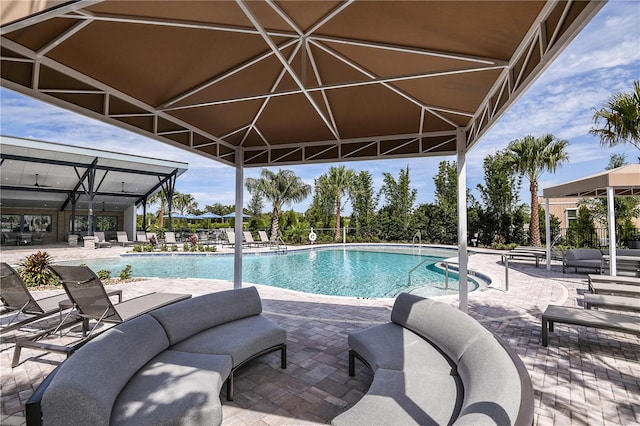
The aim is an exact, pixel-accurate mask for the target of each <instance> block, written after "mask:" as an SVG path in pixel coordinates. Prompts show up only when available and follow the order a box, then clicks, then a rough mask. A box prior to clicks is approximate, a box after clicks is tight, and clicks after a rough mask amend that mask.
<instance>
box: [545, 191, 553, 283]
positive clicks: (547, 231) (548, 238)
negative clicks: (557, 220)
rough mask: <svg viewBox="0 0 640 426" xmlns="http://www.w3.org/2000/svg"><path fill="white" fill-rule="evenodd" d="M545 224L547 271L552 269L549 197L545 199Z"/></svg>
mask: <svg viewBox="0 0 640 426" xmlns="http://www.w3.org/2000/svg"><path fill="white" fill-rule="evenodd" d="M544 226H545V236H546V238H545V240H546V244H547V271H550V270H551V215H550V214H549V199H548V198H545V199H544Z"/></svg>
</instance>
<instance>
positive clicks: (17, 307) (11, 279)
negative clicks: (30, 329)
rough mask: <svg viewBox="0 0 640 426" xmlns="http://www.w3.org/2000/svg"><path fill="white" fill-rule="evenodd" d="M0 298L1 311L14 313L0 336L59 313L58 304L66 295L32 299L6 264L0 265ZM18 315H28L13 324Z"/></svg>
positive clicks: (19, 279)
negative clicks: (1, 303) (0, 303)
mask: <svg viewBox="0 0 640 426" xmlns="http://www.w3.org/2000/svg"><path fill="white" fill-rule="evenodd" d="M0 279H1V281H2V285H1V286H0V298H2V302H3V307H2V308H3V311H5V312H15V315H14V316H13V317H12V318H11V319H10V320H9V322H8V323H7V325H5V326H4V327H2V329H1V330H0V334H4V333H6V332H8V331H11V330H16V329H18V328H20V327H22V326H24V325H26V324H29V323H32V322H34V321H38V320H40V319H42V318H44V317H47V316H49V315H52V314H55V313H58V312H60V302H64V301H67V300H68V297H67V295H66V294H59V295H56V296H50V297H44V298H42V299H38V300H36V299H34V298H33V296H32V295H31V293H30V292H29V289H27V286H26V285H25V283H24V281H22V278H21V277H20V275H18V273H17V272H16V271H15V269H13V268H12V267H11V266H9V265H8V264H7V263H4V262H3V263H1V264H0ZM20 314H25V315H29V316H30V317H29V318H26V319H24V320H22V321H18V322H15V323H14V322H13V321H14V320H15V319H16V318H18V316H19V315H20Z"/></svg>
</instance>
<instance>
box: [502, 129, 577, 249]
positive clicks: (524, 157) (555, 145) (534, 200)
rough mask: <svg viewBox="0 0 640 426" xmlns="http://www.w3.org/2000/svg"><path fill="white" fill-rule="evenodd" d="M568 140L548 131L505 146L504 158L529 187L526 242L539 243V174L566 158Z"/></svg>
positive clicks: (559, 164) (553, 168) (560, 163)
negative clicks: (527, 236)
mask: <svg viewBox="0 0 640 426" xmlns="http://www.w3.org/2000/svg"><path fill="white" fill-rule="evenodd" d="M568 144H569V142H568V141H566V140H562V139H556V138H555V136H553V135H551V134H547V135H544V136H542V137H539V138H534V137H533V136H531V135H528V136H525V137H524V138H522V139H516V140H513V141H511V142H510V143H509V146H508V147H507V149H506V150H505V162H506V165H507V166H508V167H510V168H511V169H512V170H513V171H514V172H516V173H519V174H520V175H521V176H526V178H527V179H529V190H530V191H531V220H530V222H529V243H530V244H531V245H532V246H534V247H540V246H541V245H542V244H540V223H539V222H538V220H539V215H538V178H539V177H540V175H541V174H542V173H543V172H545V171H549V172H554V171H555V170H556V168H558V167H560V166H561V165H562V163H564V162H567V161H568V160H569V155H568V154H567V152H566V151H565V147H566V146H567V145H568Z"/></svg>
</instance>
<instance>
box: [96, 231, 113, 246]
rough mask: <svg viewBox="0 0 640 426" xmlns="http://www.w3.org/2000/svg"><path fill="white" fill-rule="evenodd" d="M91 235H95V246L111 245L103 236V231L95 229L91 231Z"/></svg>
mask: <svg viewBox="0 0 640 426" xmlns="http://www.w3.org/2000/svg"><path fill="white" fill-rule="evenodd" d="M93 236H94V237H96V240H95V242H96V248H100V247H111V243H110V242H109V241H107V239H106V238H105V236H104V232H100V231H96V232H94V233H93Z"/></svg>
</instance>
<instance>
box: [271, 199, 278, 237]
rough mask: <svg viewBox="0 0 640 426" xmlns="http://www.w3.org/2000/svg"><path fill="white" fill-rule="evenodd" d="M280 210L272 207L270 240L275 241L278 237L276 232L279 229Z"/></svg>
mask: <svg viewBox="0 0 640 426" xmlns="http://www.w3.org/2000/svg"><path fill="white" fill-rule="evenodd" d="M279 228H280V211H279V210H278V209H277V208H276V207H274V208H273V215H272V216H271V237H270V239H271V241H275V240H276V238H278V232H279V231H280V229H279Z"/></svg>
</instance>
